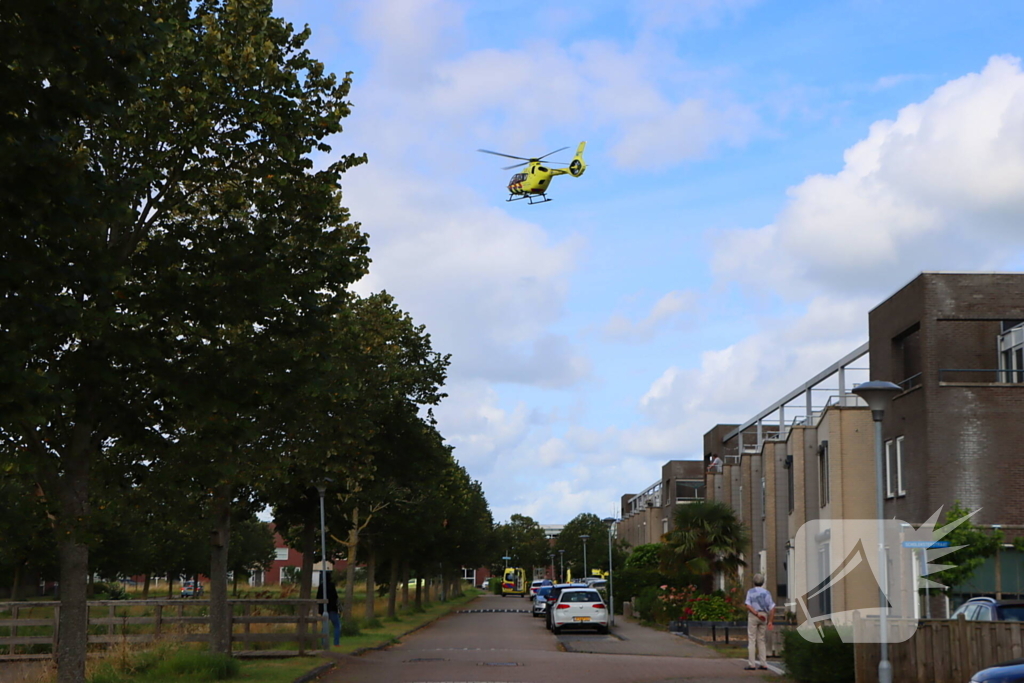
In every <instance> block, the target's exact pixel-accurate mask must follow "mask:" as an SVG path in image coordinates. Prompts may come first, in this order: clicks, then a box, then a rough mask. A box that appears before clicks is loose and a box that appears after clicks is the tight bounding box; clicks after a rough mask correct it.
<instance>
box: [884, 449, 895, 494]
mask: <svg viewBox="0 0 1024 683" xmlns="http://www.w3.org/2000/svg"><path fill="white" fill-rule="evenodd" d="M892 456H893V443H892V441H891V440H889V441H886V442H885V463H884V469H883V472H882V475H883V476H884V477H885V497H886V498H892V497H893V495H894V493H893V488H892V475H893V466H892Z"/></svg>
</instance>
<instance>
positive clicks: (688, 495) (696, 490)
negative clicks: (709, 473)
mask: <svg viewBox="0 0 1024 683" xmlns="http://www.w3.org/2000/svg"><path fill="white" fill-rule="evenodd" d="M703 489H704V480H703V479H676V501H693V500H701V499H702V498H703V497H704V496H703V495H701V492H702V490H703Z"/></svg>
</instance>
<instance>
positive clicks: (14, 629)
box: [0, 599, 323, 661]
mask: <svg viewBox="0 0 1024 683" xmlns="http://www.w3.org/2000/svg"><path fill="white" fill-rule="evenodd" d="M319 602H322V601H318V600H299V599H278V600H267V599H263V600H258V599H252V600H229V601H228V604H229V606H230V610H229V613H230V614H231V615H232V616H231V620H232V623H231V631H232V637H231V641H232V643H240V644H245V646H246V647H254V646H256V647H258V646H259V645H260V644H276V645H280V644H282V643H297V645H298V650H297V651H292V650H288V651H285V652H283V653H282V654H288V653H294V654H299V653H303V652H305V651H307V650H309V649H315V648H316V646H317V642H318V641H320V640H321V639H322V638H323V635H322V634H321V633H320V630H319V628H317V626H318V625H319V623H320V619H319V617H318V616H315V615H316V610H315V609H311V607H313V606H315V605H317V604H318V603H319ZM236 607H238V608H239V609H238V610H237V612H238V613H239V614H240V616H235V615H236V609H235V608H236ZM88 613H89V625H88V628H89V635H88V643H89V645H90V646H97V647H100V646H103V647H108V646H110V645H114V644H117V643H147V642H153V641H155V640H158V639H162V640H175V641H184V642H207V641H209V638H210V635H209V630H210V617H209V601H208V600H191V599H178V600H116V601H115V600H94V601H90V602H89V603H88ZM311 614H312V615H313V616H311ZM172 615H173V616H172ZM236 624H237V625H238V626H239V627H240V628H241V629H242V631H241V632H238V633H235V625H236ZM310 624H313V627H312V628H310V627H309V625H310ZM289 626H291V627H292V628H288V627H289ZM261 627H263V628H261ZM59 637H60V603H58V602H53V601H42V602H0V661H5V660H7V661H10V660H33V659H49V658H52V657H53V656H54V654H55V653H56V652H57V642H58V640H59ZM90 649H91V650H92V649H95V648H94V647H91V648H90ZM238 654H239V655H241V656H245V654H246V653H244V652H242V653H238Z"/></svg>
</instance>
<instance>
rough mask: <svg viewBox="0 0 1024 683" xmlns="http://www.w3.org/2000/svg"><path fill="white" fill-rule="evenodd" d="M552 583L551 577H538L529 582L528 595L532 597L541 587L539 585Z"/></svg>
mask: <svg viewBox="0 0 1024 683" xmlns="http://www.w3.org/2000/svg"><path fill="white" fill-rule="evenodd" d="M552 583H553V582H552V581H551V579H538V580H536V581H534V582H533V583H531V584H530V597H531V598H533V597H534V596H535V595H537V591H538V590H539V589H540V588H541V586H550V585H552Z"/></svg>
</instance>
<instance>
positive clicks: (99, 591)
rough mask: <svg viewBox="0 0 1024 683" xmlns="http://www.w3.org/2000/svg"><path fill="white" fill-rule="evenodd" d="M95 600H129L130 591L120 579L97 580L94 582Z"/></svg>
mask: <svg viewBox="0 0 1024 683" xmlns="http://www.w3.org/2000/svg"><path fill="white" fill-rule="evenodd" d="M93 591H94V593H93V599H94V600H127V599H128V593H127V592H126V591H125V589H124V586H122V585H121V584H120V582H118V581H105V582H104V581H97V582H96V583H95V584H93Z"/></svg>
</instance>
